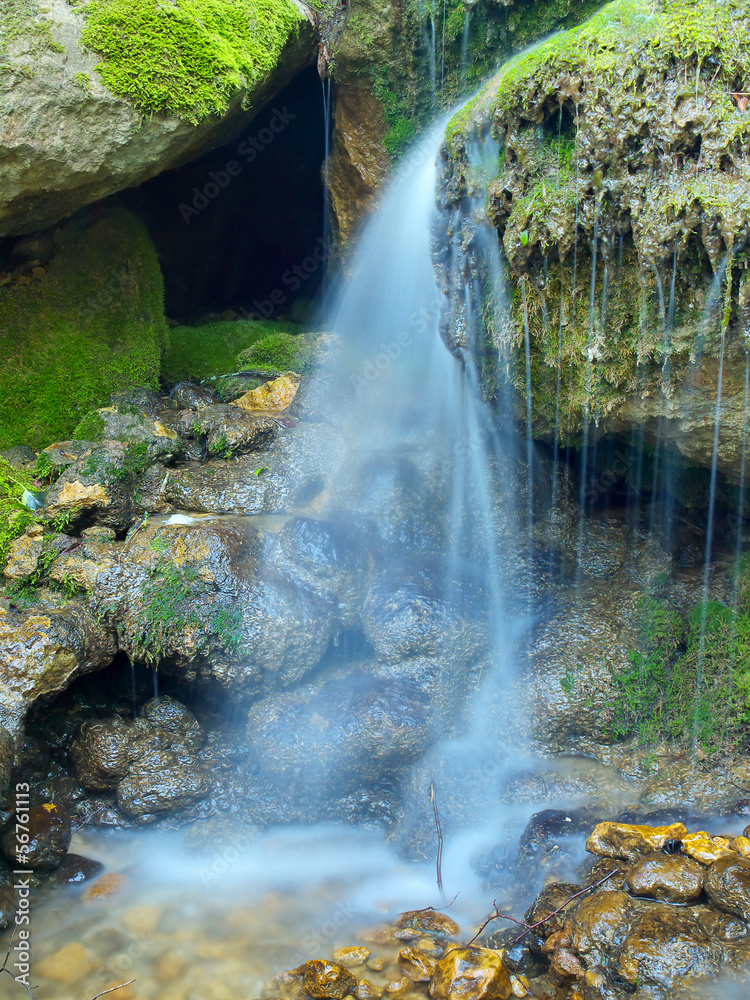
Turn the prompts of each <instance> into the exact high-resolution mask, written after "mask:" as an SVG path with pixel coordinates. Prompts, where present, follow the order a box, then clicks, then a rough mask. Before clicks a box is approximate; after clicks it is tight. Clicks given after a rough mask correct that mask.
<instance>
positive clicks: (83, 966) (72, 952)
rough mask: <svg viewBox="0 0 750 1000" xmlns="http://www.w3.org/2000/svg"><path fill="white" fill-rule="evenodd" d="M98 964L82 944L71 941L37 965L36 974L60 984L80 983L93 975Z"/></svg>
mask: <svg viewBox="0 0 750 1000" xmlns="http://www.w3.org/2000/svg"><path fill="white" fill-rule="evenodd" d="M96 967H97V964H96V962H95V961H94V960H93V959H92V957H91V955H89V953H88V952H87V951H86V949H85V948H84V947H83V945H82V944H79V943H78V942H77V941H71V942H70V944H66V945H65V946H64V947H63V948H60V950H59V951H56V952H54V953H53V954H52V955H48V956H47V957H46V958H43V959H42V960H41V961H40V962H37V963H36V969H35V974H36V975H39V976H43V977H44V978H45V979H52V980H54V981H55V982H58V983H78V982H81V981H82V980H84V979H85V978H86V976H89V975H91V973H92V972H93V971H94V969H96Z"/></svg>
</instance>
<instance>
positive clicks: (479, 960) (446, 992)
mask: <svg viewBox="0 0 750 1000" xmlns="http://www.w3.org/2000/svg"><path fill="white" fill-rule="evenodd" d="M429 990H430V996H431V997H433V998H434V1000H508V998H509V997H510V996H512V994H513V991H512V987H511V983H510V975H509V974H508V970H507V969H506V967H505V965H504V964H503V960H502V958H501V957H500V955H499V954H498V953H497V952H496V951H490V950H489V949H487V948H477V947H467V948H460V947H457V948H451V949H450V950H449V951H448V952H446V954H445V956H444V957H443V958H441V959H440V961H439V962H438V963H437V967H436V969H435V975H434V977H433V979H432V982H431V983H430V987H429Z"/></svg>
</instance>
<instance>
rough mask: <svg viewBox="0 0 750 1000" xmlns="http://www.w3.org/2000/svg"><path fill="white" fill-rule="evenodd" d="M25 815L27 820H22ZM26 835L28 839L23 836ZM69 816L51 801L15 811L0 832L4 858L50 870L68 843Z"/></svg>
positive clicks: (66, 848) (41, 869) (62, 855)
mask: <svg viewBox="0 0 750 1000" xmlns="http://www.w3.org/2000/svg"><path fill="white" fill-rule="evenodd" d="M26 816H28V822H26V821H25V820H26ZM26 836H28V840H25V839H24V838H25V837H26ZM70 838H71V830H70V816H69V815H68V812H67V810H66V809H64V808H63V807H62V806H59V805H56V804H55V803H53V802H45V803H44V804H43V805H41V806H31V808H30V809H29V810H28V811H27V813H19V812H17V813H16V814H15V815H14V816H13V817H12V818H11V819H10V820H9V821H8V823H7V824H6V827H5V829H4V830H3V833H2V835H0V848H1V849H2V852H3V854H4V855H5V857H6V858H7V860H8V861H10V862H11V863H13V864H15V865H17V866H18V867H26V866H28V867H29V868H31V869H32V870H34V871H52V869H54V868H56V867H57V866H58V865H59V863H60V862H61V861H62V859H63V858H64V857H65V855H66V853H67V851H68V847H69V845H70Z"/></svg>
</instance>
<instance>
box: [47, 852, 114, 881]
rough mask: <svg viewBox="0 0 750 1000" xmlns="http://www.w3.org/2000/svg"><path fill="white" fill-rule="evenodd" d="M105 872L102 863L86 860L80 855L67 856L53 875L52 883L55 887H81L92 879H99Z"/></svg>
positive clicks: (91, 859) (90, 859)
mask: <svg viewBox="0 0 750 1000" xmlns="http://www.w3.org/2000/svg"><path fill="white" fill-rule="evenodd" d="M103 871H104V865H103V864H102V863H101V861H94V860H93V858H84V857H82V856H81V855H80V854H66V855H65V857H64V858H63V859H62V861H61V862H60V864H59V866H58V867H57V869H56V870H55V871H54V873H53V874H52V877H51V878H50V882H51V883H52V884H53V885H60V886H62V885H81V884H82V883H83V882H88V881H89V880H90V879H94V878H98V877H99V875H101V873H102V872H103Z"/></svg>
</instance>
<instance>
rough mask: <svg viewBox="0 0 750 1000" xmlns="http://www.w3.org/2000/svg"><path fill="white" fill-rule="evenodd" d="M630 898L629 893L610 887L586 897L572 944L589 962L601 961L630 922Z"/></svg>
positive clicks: (580, 905) (577, 915) (582, 902)
mask: <svg viewBox="0 0 750 1000" xmlns="http://www.w3.org/2000/svg"><path fill="white" fill-rule="evenodd" d="M629 902H630V897H629V896H628V895H627V893H625V892H618V891H611V890H607V891H605V892H595V893H593V895H591V896H588V897H586V898H584V899H583V900H582V901H581V903H580V904H579V906H578V909H577V910H576V912H575V916H574V918H573V934H572V946H573V950H574V951H575V952H576V953H577V954H578V955H583V956H585V957H586V958H587V959H588V957H589V956H592V960H591V961H589V962H588V964H589V965H594V964H597V962H598V960H599V959H600V958H601V957H602V956H604V955H606V954H607V953H608V951H609V950H610V949H611V948H612V946H613V945H614V943H615V941H616V939H617V937H618V935H620V934H621V933H622V928H623V927H624V926H625V925H626V913H627V907H628V904H629Z"/></svg>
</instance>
